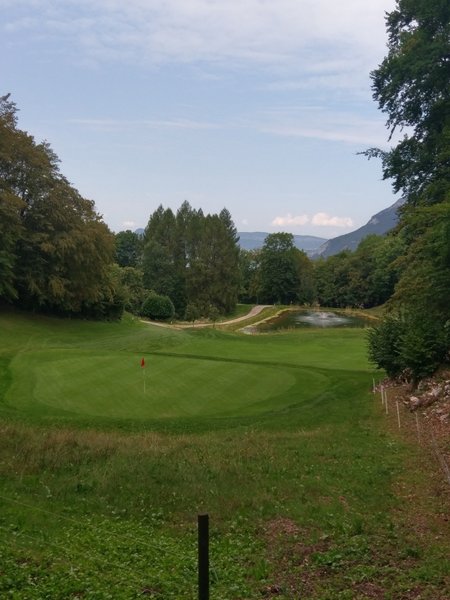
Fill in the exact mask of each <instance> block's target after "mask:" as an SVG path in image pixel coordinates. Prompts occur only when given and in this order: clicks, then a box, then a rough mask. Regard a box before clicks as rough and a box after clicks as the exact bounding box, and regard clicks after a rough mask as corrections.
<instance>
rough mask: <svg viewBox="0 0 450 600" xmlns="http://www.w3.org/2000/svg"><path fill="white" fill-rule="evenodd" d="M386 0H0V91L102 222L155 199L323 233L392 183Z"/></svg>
mask: <svg viewBox="0 0 450 600" xmlns="http://www.w3.org/2000/svg"><path fill="white" fill-rule="evenodd" d="M394 5H395V2H394V0H342V1H341V2H336V0H126V1H124V0H0V11H1V15H2V18H1V19H0V56H1V57H2V60H1V63H0V82H1V85H0V94H2V95H3V94H5V93H7V92H10V93H11V95H12V99H13V100H14V101H15V102H16V103H17V105H18V108H19V109H20V112H19V127H20V128H22V129H25V130H27V131H28V132H29V133H31V134H32V135H34V136H35V138H36V139H37V140H38V141H41V140H43V139H46V140H48V141H49V142H50V144H51V146H52V148H53V149H54V150H55V152H56V153H57V154H58V156H59V157H60V159H61V171H62V172H63V174H64V175H66V177H67V178H68V179H69V180H70V181H71V183H72V184H73V185H74V186H75V187H76V188H77V189H78V190H79V191H80V192H81V194H82V195H83V196H85V197H87V198H91V199H93V200H94V201H95V204H96V207H97V210H98V211H99V212H100V214H102V215H103V218H104V220H105V221H106V223H108V225H109V226H110V227H111V229H113V230H114V231H120V230H122V229H128V228H130V229H135V228H137V227H144V226H145V225H146V223H147V221H148V218H149V215H150V214H151V213H152V212H153V211H154V210H155V209H156V208H157V206H158V205H159V204H163V205H164V206H165V207H167V206H170V207H172V208H173V209H174V210H175V209H177V208H178V207H179V206H180V205H181V203H182V202H183V201H184V200H188V201H189V202H190V203H191V205H192V206H193V207H195V208H202V209H203V210H204V212H218V211H220V210H221V208H223V207H224V206H225V207H227V208H228V209H229V210H230V212H231V214H232V216H233V219H234V221H235V224H236V226H237V228H238V230H240V231H269V232H274V231H289V232H292V233H295V234H310V235H317V236H320V237H324V238H331V237H334V236H336V235H340V234H343V233H346V232H348V231H351V230H353V229H356V228H357V227H359V226H361V225H363V224H364V223H365V222H366V221H367V220H368V219H369V218H370V217H371V216H372V215H373V214H374V213H376V212H378V211H380V210H382V209H383V208H387V207H388V206H389V205H391V204H392V203H393V202H394V201H395V200H396V198H395V197H394V196H393V194H392V191H391V186H390V183H389V182H383V181H382V180H381V175H382V174H381V166H380V164H379V162H377V161H370V162H369V161H367V160H366V159H365V158H364V157H362V156H358V155H357V152H358V151H361V150H364V149H365V148H367V147H371V146H380V147H388V146H387V139H388V133H387V130H386V128H385V124H384V123H385V116H384V115H383V114H382V113H381V112H380V111H379V110H378V108H377V106H376V104H375V102H374V101H373V100H372V93H371V89H370V78H369V73H370V71H371V70H372V69H374V68H376V66H377V65H378V64H379V63H380V62H381V60H382V59H383V57H384V56H385V54H386V32H385V22H384V15H385V11H389V10H392V9H393V8H394Z"/></svg>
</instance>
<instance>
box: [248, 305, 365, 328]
mask: <svg viewBox="0 0 450 600" xmlns="http://www.w3.org/2000/svg"><path fill="white" fill-rule="evenodd" d="M368 326H370V321H369V320H368V319H364V318H363V317H356V316H354V315H349V314H347V313H343V312H339V311H324V310H298V311H288V312H284V313H282V314H281V315H280V316H279V317H275V318H274V319H271V320H270V321H266V322H265V323H261V324H260V325H257V326H255V327H253V328H246V329H249V330H248V331H245V333H269V332H271V331H280V330H283V329H297V328H301V327H320V328H326V327H368ZM250 329H252V330H251V331H250Z"/></svg>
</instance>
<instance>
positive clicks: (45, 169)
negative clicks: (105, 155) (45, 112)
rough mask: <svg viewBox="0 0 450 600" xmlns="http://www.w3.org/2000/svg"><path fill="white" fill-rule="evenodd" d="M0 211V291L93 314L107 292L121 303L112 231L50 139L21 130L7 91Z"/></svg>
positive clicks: (40, 305) (1, 106) (38, 305)
mask: <svg viewBox="0 0 450 600" xmlns="http://www.w3.org/2000/svg"><path fill="white" fill-rule="evenodd" d="M0 216H1V219H0V233H1V234H2V235H1V236H0V237H1V241H0V275H1V277H0V279H1V284H0V296H1V297H3V298H6V299H9V300H13V301H14V302H15V303H17V304H20V305H21V306H24V307H28V308H33V309H40V310H45V311H50V312H57V313H59V314H81V313H83V311H88V312H89V314H92V313H93V312H95V310H94V308H93V307H94V306H95V303H96V302H99V303H100V305H101V309H99V312H100V313H102V314H106V313H108V310H107V309H106V305H105V303H107V298H111V302H112V303H113V304H114V306H115V307H117V306H119V305H120V302H116V300H117V298H115V297H114V294H113V293H112V292H111V290H112V289H113V288H114V284H113V281H112V276H111V269H110V267H111V264H112V260H113V251H114V247H113V236H112V234H111V232H110V231H109V229H108V227H107V226H106V225H105V223H103V221H102V220H101V218H100V216H99V215H98V214H97V213H96V211H95V206H94V203H93V202H92V201H90V200H87V199H85V198H83V197H82V196H81V195H80V194H79V193H78V191H77V190H76V189H75V188H73V187H72V186H71V185H70V183H69V182H68V181H67V179H66V178H65V177H64V176H63V175H62V174H61V173H60V171H59V160H58V157H57V156H56V154H55V153H54V152H53V150H52V149H51V147H50V145H49V144H48V143H47V142H42V143H40V144H38V143H36V142H35V140H34V138H33V137H32V136H31V135H29V134H28V133H26V132H24V131H21V130H20V129H18V127H17V109H16V106H15V104H14V103H13V102H11V101H10V99H9V95H8V96H3V97H1V98H0ZM88 307H89V308H88ZM115 310H116V309H114V311H115ZM114 311H113V312H114ZM83 314H84V313H83ZM108 318H109V317H108Z"/></svg>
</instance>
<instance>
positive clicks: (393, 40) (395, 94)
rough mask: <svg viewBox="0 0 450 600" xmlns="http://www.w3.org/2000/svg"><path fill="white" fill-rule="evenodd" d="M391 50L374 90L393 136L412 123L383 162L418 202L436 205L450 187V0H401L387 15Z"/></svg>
mask: <svg viewBox="0 0 450 600" xmlns="http://www.w3.org/2000/svg"><path fill="white" fill-rule="evenodd" d="M386 23H387V32H388V50H389V51H388V54H387V56H386V58H385V59H384V60H383V62H382V63H381V65H380V66H379V67H378V68H377V69H375V70H374V71H373V72H372V74H371V77H372V82H373V95H374V99H375V100H376V101H377V102H378V105H379V107H380V109H381V110H382V111H383V112H384V113H386V114H387V115H388V120H387V126H388V128H389V130H390V133H391V136H392V135H393V134H394V132H395V131H396V130H402V129H403V128H406V130H407V133H405V135H404V137H403V139H402V140H401V141H400V142H399V143H398V144H397V145H396V146H395V147H394V148H393V149H391V150H390V151H389V152H384V151H381V150H379V149H371V150H368V151H367V155H368V156H369V157H370V156H379V157H381V159H382V161H383V168H384V178H385V179H387V178H389V179H392V180H393V187H394V191H396V192H397V191H401V192H403V194H404V195H405V196H406V198H407V200H408V202H410V203H412V204H418V203H422V204H433V203H435V202H442V201H443V200H444V199H446V198H447V199H448V197H449V192H450V91H449V90H450V4H449V2H448V0H431V1H430V0H397V2H396V8H395V10H393V11H391V12H390V13H388V15H387V19H386Z"/></svg>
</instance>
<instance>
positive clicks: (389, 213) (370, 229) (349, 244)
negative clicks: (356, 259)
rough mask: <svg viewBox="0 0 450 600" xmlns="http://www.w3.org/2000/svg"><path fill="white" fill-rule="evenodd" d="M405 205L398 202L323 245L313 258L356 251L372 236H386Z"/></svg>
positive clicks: (313, 254)
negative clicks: (363, 241)
mask: <svg viewBox="0 0 450 600" xmlns="http://www.w3.org/2000/svg"><path fill="white" fill-rule="evenodd" d="M402 204H403V200H402V199H400V200H397V202H395V203H394V204H393V205H392V206H389V207H388V208H385V209H384V210H382V211H380V212H379V213H376V214H375V215H373V217H371V218H370V220H369V221H368V222H367V223H366V224H365V225H363V226H362V227H360V228H359V229H356V230H355V231H351V232H350V233H346V234H345V235H340V236H338V237H335V238H333V239H331V240H328V241H327V242H325V243H323V244H322V245H321V246H320V247H319V248H318V249H317V251H315V252H313V253H311V256H312V258H318V257H319V256H323V257H324V258H326V257H327V256H333V254H338V252H342V250H356V248H357V247H358V244H359V243H360V241H361V240H362V239H364V238H365V237H367V236H368V235H370V234H376V235H385V234H386V233H387V232H388V231H390V230H391V229H393V227H395V225H396V224H397V222H398V212H397V211H398V209H399V208H400V206H401V205H402Z"/></svg>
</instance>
